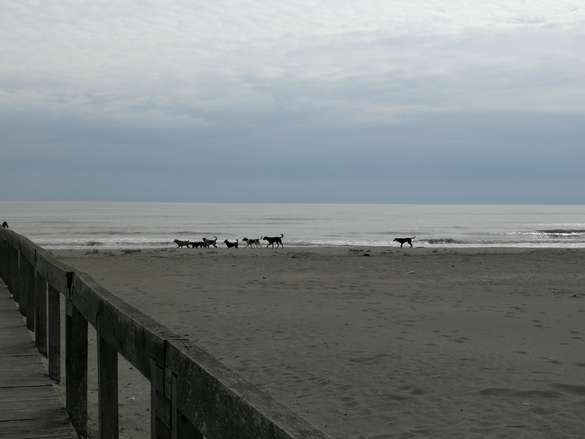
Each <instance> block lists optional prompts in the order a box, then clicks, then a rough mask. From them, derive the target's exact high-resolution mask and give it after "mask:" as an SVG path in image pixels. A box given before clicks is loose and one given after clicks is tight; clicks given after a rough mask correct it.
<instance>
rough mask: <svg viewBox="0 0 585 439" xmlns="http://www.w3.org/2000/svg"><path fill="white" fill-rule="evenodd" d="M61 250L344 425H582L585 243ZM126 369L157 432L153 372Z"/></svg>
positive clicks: (442, 430)
mask: <svg viewBox="0 0 585 439" xmlns="http://www.w3.org/2000/svg"><path fill="white" fill-rule="evenodd" d="M58 254H59V255H60V257H61V258H62V259H63V261H64V262H66V263H67V264H70V265H72V266H74V267H76V268H77V269H79V270H81V271H85V272H88V273H90V274H91V275H92V276H93V277H94V278H95V279H96V280H97V281H98V282H100V283H101V284H102V285H104V286H105V287H106V288H109V289H110V290H111V291H113V292H116V293H117V294H119V295H120V296H121V297H123V298H124V299H125V300H127V301H128V302H129V303H131V304H133V305H134V306H136V307H138V308H140V309H141V310H143V311H144V312H145V313H147V314H149V315H151V316H152V317H154V318H155V319H157V320H158V321H160V322H161V323H163V324H165V325H166V326H168V327H170V328H171V329H172V330H174V331H176V332H177V333H179V334H181V335H183V336H184V337H187V338H189V339H190V340H192V341H193V342H195V343H197V344H199V345H200V346H201V347H203V348H205V349H206V350H208V351H209V352H211V353H212V354H213V355H215V356H216V357H218V358H219V359H221V360H222V361H223V362H224V363H225V364H226V365H227V366H228V367H230V368H232V369H233V370H235V371H237V372H238V373H239V374H241V375H242V376H244V377H245V378H246V379H248V380H249V381H251V382H252V383H254V384H255V385H257V386H258V387H259V388H261V389H262V390H264V391H267V392H269V393H270V394H271V395H272V396H273V397H274V398H275V399H277V400H278V401H279V402H281V403H283V404H285V405H287V406H289V407H290V408H291V409H292V410H293V411H295V412H296V413H298V414H299V415H301V416H303V417H304V418H306V419H307V420H308V421H309V422H311V423H312V424H314V425H315V426H317V427H319V428H321V429H323V430H324V431H326V432H327V433H329V434H330V435H332V436H333V437H339V438H376V439H383V438H411V437H417V438H418V437H420V438H427V437H428V438H430V437H432V438H503V437H509V438H530V439H535V438H582V437H583V432H584V431H585V341H584V340H585V269H584V268H585V251H583V250H511V249H507V250H506V249H474V250H452V249H441V250H430V249H422V248H414V249H403V250H401V249H397V248H392V249H372V250H370V251H367V250H366V249H348V248H317V249H307V248H294V249H288V248H285V249H284V250H278V251H276V250H270V249H242V248H240V249H232V250H228V249H224V248H222V249H217V250H215V249H212V250H199V249H181V250H176V249H172V250H171V249H169V250H156V251H142V252H134V253H128V254H125V253H120V252H115V253H111V252H107V251H99V252H98V253H93V254H84V253H82V252H60V253H58ZM365 254H368V255H369V256H365ZM90 353H91V354H90V355H91V358H90V366H91V372H90V373H91V374H92V377H91V380H90V391H91V398H92V400H94V399H95V367H94V366H95V362H94V360H93V357H94V356H95V349H94V347H90ZM120 374H121V377H120V379H121V386H120V387H121V389H120V402H121V404H122V407H121V416H122V418H121V427H122V433H121V436H122V437H126V438H139V437H145V432H147V431H148V428H149V425H148V423H149V417H150V414H149V412H148V411H147V408H148V397H149V389H148V386H147V382H146V381H145V380H144V379H142V378H141V377H139V375H138V373H136V371H133V370H129V368H128V367H127V365H125V364H121V366H120ZM93 413H94V416H93V418H94V419H95V411H94V412H93Z"/></svg>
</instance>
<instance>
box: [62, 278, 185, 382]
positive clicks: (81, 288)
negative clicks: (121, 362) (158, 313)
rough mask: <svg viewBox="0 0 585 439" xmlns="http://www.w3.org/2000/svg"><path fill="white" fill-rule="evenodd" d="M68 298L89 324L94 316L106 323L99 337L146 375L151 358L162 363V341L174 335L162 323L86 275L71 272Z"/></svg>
mask: <svg viewBox="0 0 585 439" xmlns="http://www.w3.org/2000/svg"><path fill="white" fill-rule="evenodd" d="M71 301H72V303H73V305H74V306H75V307H76V308H77V309H78V310H79V312H80V313H81V314H82V315H83V316H84V317H85V318H86V319H87V320H88V321H89V322H90V323H92V324H93V325H95V323H96V319H97V315H98V314H99V315H100V318H101V319H102V320H103V321H105V322H108V324H107V325H104V326H103V327H102V328H101V336H102V337H103V338H104V339H105V340H106V341H107V342H108V343H109V344H110V345H111V346H112V348H113V349H115V350H116V351H118V352H119V353H120V354H121V355H123V356H124V358H126V359H127V360H128V361H129V362H130V363H132V365H133V366H134V367H136V369H137V370H138V371H139V372H140V373H142V375H144V376H145V377H146V378H148V379H150V364H151V360H152V359H155V360H156V361H157V362H158V363H160V364H164V355H165V347H164V346H165V340H167V339H169V338H170V337H173V336H174V335H173V334H172V333H171V332H170V331H169V330H168V329H167V328H165V327H164V326H162V325H160V324H159V323H157V322H156V321H154V320H153V319H151V318H150V317H148V316H146V315H145V314H143V313H141V312H140V311H138V310H137V309H135V308H133V307H132V306H130V305H128V304H127V303H125V302H124V301H122V300H121V299H119V298H118V297H116V296H114V295H113V294H112V293H110V292H109V291H107V290H105V289H104V288H102V287H100V286H99V285H98V284H97V283H96V282H95V281H94V280H93V279H92V278H91V277H90V276H88V275H87V274H84V273H75V275H74V277H73V286H72V292H71Z"/></svg>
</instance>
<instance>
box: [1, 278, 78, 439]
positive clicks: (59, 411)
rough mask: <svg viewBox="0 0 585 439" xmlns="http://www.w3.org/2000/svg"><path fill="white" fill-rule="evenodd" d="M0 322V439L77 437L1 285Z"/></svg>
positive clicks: (12, 303) (64, 438)
mask: <svg viewBox="0 0 585 439" xmlns="http://www.w3.org/2000/svg"><path fill="white" fill-rule="evenodd" d="M0 322H1V323H2V324H1V325H0V358H1V359H2V361H0V439H8V438H10V439H15V438H29V439H35V438H38V439H41V438H52V439H74V438H77V435H76V434H75V431H74V430H73V427H72V426H71V424H70V423H69V416H68V414H67V412H66V411H65V409H64V407H63V406H62V405H61V403H60V402H59V399H58V397H57V393H56V391H55V388H54V387H53V385H52V384H51V382H50V380H49V379H48V377H47V375H46V373H45V372H44V370H43V365H42V363H41V361H40V356H39V354H38V353H37V352H36V351H35V349H34V343H33V342H32V339H31V337H30V334H29V333H28V332H27V331H26V328H25V326H24V322H23V321H22V317H21V316H20V315H19V314H18V311H17V309H16V306H15V303H14V301H12V300H11V299H10V298H9V292H8V289H7V287H6V286H5V285H4V284H3V283H2V282H0Z"/></svg>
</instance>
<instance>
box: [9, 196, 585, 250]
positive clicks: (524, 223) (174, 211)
mask: <svg viewBox="0 0 585 439" xmlns="http://www.w3.org/2000/svg"><path fill="white" fill-rule="evenodd" d="M4 220H5V221H7V222H8V223H9V225H10V227H11V228H12V229H13V230H15V231H17V232H19V233H22V234H24V235H26V236H27V237H29V238H30V239H32V240H33V241H34V242H36V243H38V244H39V245H41V246H43V247H45V248H47V249H84V248H96V249H136V248H164V247H174V246H175V244H174V243H173V242H172V241H173V240H174V239H181V240H192V241H195V240H200V239H201V238H202V237H204V236H205V237H213V236H217V237H218V238H219V240H218V241H223V240H224V239H229V240H235V239H240V240H241V239H242V238H244V237H248V238H258V237H262V236H265V235H268V236H275V235H280V234H281V233H283V234H284V243H285V246H286V245H291V246H393V245H397V244H396V243H393V241H392V240H393V239H394V238H395V237H404V236H416V239H415V241H414V244H415V246H422V247H543V248H547V247H548V248H551V247H559V248H578V247H581V248H582V247H585V206H579V205H569V206H557V205H542V206H541V205H444V204H441V205H416V204H408V205H401V204H203V203H103V202H6V201H4V202H0V221H4Z"/></svg>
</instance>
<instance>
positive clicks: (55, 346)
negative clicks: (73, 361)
mask: <svg viewBox="0 0 585 439" xmlns="http://www.w3.org/2000/svg"><path fill="white" fill-rule="evenodd" d="M48 294H49V302H48V315H49V317H48V318H49V340H48V343H49V357H48V358H49V376H50V377H51V379H53V380H54V381H56V382H60V381H61V298H60V297H59V291H58V290H56V289H55V288H54V287H53V286H49V291H48Z"/></svg>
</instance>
